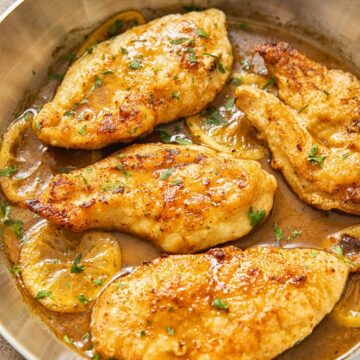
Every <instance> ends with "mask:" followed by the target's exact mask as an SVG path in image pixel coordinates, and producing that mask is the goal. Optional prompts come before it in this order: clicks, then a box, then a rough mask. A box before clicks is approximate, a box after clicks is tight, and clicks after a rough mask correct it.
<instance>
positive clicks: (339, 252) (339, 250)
mask: <svg viewBox="0 0 360 360" xmlns="http://www.w3.org/2000/svg"><path fill="white" fill-rule="evenodd" d="M331 250H332V252H333V253H334V254H335V255H336V256H337V257H338V258H340V259H341V260H343V261H344V262H345V263H346V264H349V265H350V266H351V267H353V266H355V265H356V264H355V263H354V262H353V261H351V260H350V259H348V258H347V257H346V256H345V255H344V254H343V249H342V247H341V246H340V245H334V246H333V247H332V248H331Z"/></svg>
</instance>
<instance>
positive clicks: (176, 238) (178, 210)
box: [27, 144, 276, 252]
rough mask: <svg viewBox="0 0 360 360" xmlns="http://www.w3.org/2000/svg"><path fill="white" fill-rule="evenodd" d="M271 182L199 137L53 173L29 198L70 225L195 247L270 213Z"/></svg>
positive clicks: (237, 233)
mask: <svg viewBox="0 0 360 360" xmlns="http://www.w3.org/2000/svg"><path fill="white" fill-rule="evenodd" d="M275 189H276V181H275V178H274V177H273V176H272V175H270V174H268V173H267V172H265V171H263V170H262V169H261V166H260V164H259V163H257V162H256V161H252V160H240V159H235V158H233V157H231V156H229V155H226V154H221V153H217V152H215V151H213V150H210V149H208V148H206V147H202V146H198V145H188V146H182V145H169V144H167V145H165V144H143V145H133V146H131V147H128V148H126V149H124V150H122V151H120V152H118V153H116V154H114V155H112V156H110V157H108V158H106V159H104V160H102V161H99V162H97V163H95V164H94V165H92V166H89V167H87V168H84V169H82V170H77V171H73V172H71V173H69V174H59V175H56V176H55V177H54V178H53V179H52V180H51V182H50V184H49V187H48V188H47V189H46V190H45V191H44V192H43V194H42V195H40V196H39V197H38V199H36V200H33V201H28V202H27V204H28V206H29V208H30V209H31V210H33V211H34V212H36V213H38V214H39V215H41V216H43V217H45V218H47V219H49V220H50V221H52V222H54V223H56V224H58V225H61V226H64V227H66V228H71V229H73V230H76V231H83V230H86V229H91V228H104V229H109V230H110V229H117V230H120V231H125V232H129V233H132V234H136V235H138V236H140V237H143V238H147V239H149V240H151V241H153V242H154V243H156V244H157V245H159V246H160V247H161V248H162V249H164V250H166V251H170V252H193V251H197V250H200V249H205V248H208V247H210V246H213V245H215V244H220V243H224V242H226V241H230V240H235V239H237V238H239V237H241V236H243V235H245V234H247V233H248V232H249V231H250V230H251V229H252V228H253V227H254V226H256V225H257V224H258V223H259V222H261V220H262V219H263V218H265V217H266V215H268V214H269V212H270V210H271V208H272V204H273V196H274V192H275Z"/></svg>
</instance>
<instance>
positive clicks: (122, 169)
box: [116, 164, 130, 177]
mask: <svg viewBox="0 0 360 360" xmlns="http://www.w3.org/2000/svg"><path fill="white" fill-rule="evenodd" d="M116 168H117V169H118V170H120V171H121V172H122V173H123V174H124V175H125V176H126V177H128V176H130V173H129V172H128V171H127V170H126V169H125V168H124V165H123V164H120V165H118V166H117V167H116Z"/></svg>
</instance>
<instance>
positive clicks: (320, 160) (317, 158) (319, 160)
mask: <svg viewBox="0 0 360 360" xmlns="http://www.w3.org/2000/svg"><path fill="white" fill-rule="evenodd" d="M318 150H319V149H318V146H317V145H313V146H312V148H311V150H310V154H309V156H308V157H307V159H308V160H309V161H310V162H311V163H317V164H318V165H319V166H320V168H322V167H323V166H324V161H325V159H326V158H327V156H316V155H317V153H318Z"/></svg>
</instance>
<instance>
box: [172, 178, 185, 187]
mask: <svg viewBox="0 0 360 360" xmlns="http://www.w3.org/2000/svg"><path fill="white" fill-rule="evenodd" d="M171 183H172V184H173V185H175V186H177V185H180V184H181V183H182V181H181V180H180V179H176V180H174V181H172V182H171Z"/></svg>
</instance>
